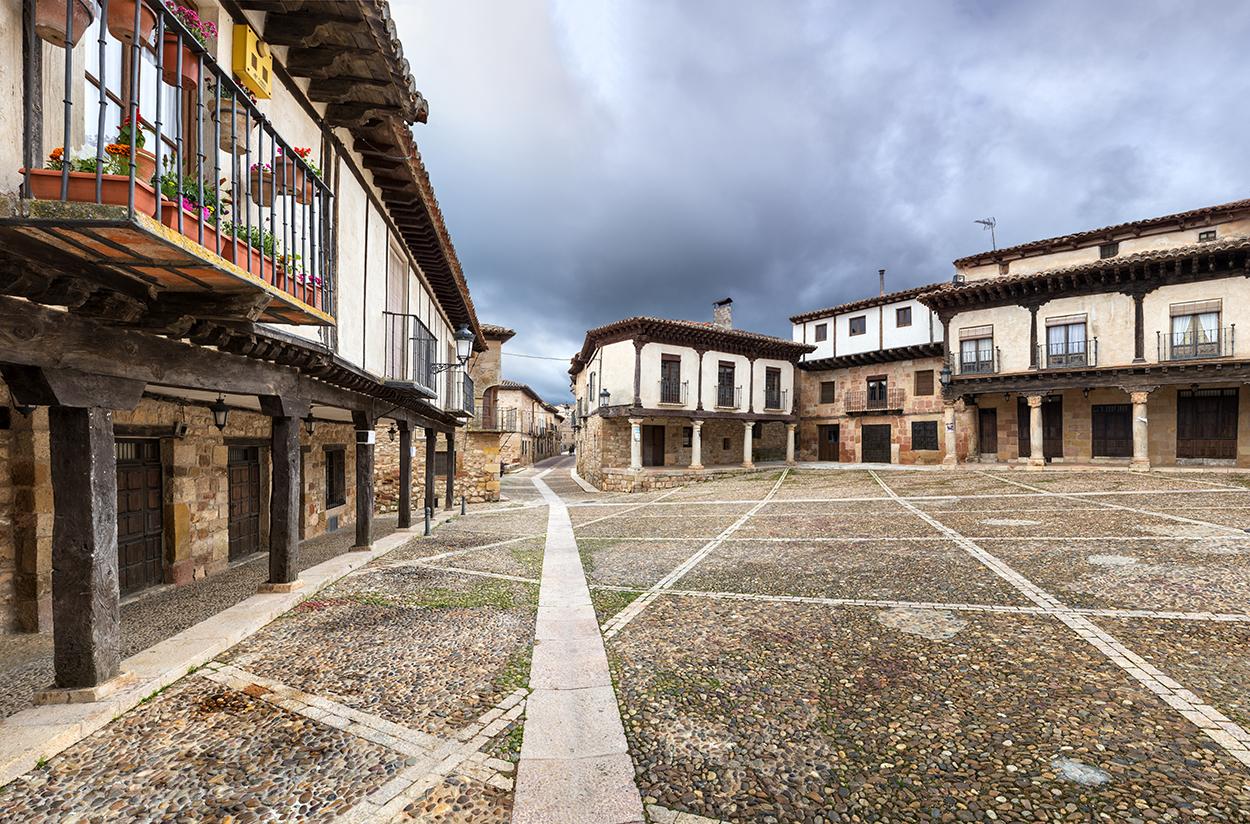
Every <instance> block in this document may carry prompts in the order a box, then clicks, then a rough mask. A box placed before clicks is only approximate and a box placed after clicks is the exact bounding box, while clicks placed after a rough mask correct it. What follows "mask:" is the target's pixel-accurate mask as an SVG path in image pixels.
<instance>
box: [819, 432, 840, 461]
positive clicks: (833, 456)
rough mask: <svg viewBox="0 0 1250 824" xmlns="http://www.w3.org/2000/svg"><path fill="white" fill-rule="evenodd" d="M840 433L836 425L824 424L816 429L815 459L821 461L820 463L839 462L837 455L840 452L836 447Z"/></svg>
mask: <svg viewBox="0 0 1250 824" xmlns="http://www.w3.org/2000/svg"><path fill="white" fill-rule="evenodd" d="M840 431H841V427H840V426H839V425H838V424H836V423H834V424H824V425H821V426H817V427H816V439H817V446H816V450H817V455H816V457H817V459H818V460H822V461H836V460H839V455H838V453H839V452H840V451H841V450H839V448H838V445H839V443H840V442H841V440H842V439H841V437H840Z"/></svg>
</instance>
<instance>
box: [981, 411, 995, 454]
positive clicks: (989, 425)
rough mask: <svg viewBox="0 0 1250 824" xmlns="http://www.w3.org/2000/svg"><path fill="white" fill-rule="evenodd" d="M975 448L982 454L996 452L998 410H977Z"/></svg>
mask: <svg viewBox="0 0 1250 824" xmlns="http://www.w3.org/2000/svg"><path fill="white" fill-rule="evenodd" d="M977 449H978V450H980V452H981V454H982V455H997V454H998V410H997V409H982V410H980V411H979V412H977Z"/></svg>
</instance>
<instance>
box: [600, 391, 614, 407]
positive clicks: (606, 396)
mask: <svg viewBox="0 0 1250 824" xmlns="http://www.w3.org/2000/svg"><path fill="white" fill-rule="evenodd" d="M610 400H612V393H611V392H609V391H608V390H606V389H601V390H599V405H600V406H607V405H608V401H610Z"/></svg>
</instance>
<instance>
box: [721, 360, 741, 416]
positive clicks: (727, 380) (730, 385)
mask: <svg viewBox="0 0 1250 824" xmlns="http://www.w3.org/2000/svg"><path fill="white" fill-rule="evenodd" d="M736 394H737V393H736V392H734V365H733V362H732V361H720V364H719V366H718V367H717V370H716V405H717V406H721V407H726V408H728V407H735V406H737V405H738V404H737V400H736V398H735V395H736Z"/></svg>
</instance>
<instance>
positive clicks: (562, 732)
mask: <svg viewBox="0 0 1250 824" xmlns="http://www.w3.org/2000/svg"><path fill="white" fill-rule="evenodd" d="M606 667H607V661H606V658H605V660H604V668H605V671H606ZM525 716H526V724H527V727H528V730H527V733H526V738H525V742H524V745H523V747H522V752H523V753H524V754H525V756H526V757H528V758H537V759H561V758H564V759H581V758H596V757H598V756H604V755H616V754H624V753H625V751H626V746H625V732H624V730H622V728H621V724H620V710H619V709H618V708H617V705H616V693H615V692H614V691H613V690H612V685H611V682H609V683H608V684H605V685H604V686H596V687H587V688H584V689H577V688H573V689H542V688H538V687H537V686H536V687H535V691H534V693H533V695H532V696H531V697H530V699H529V700H528V701H527V702H526V705H525Z"/></svg>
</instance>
